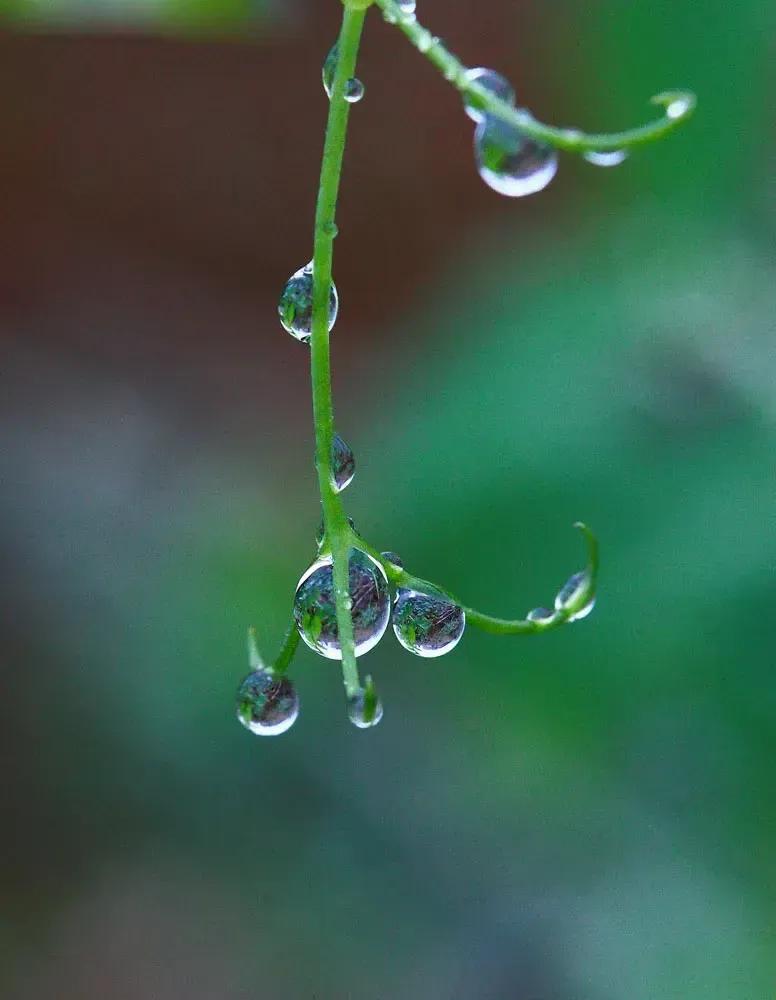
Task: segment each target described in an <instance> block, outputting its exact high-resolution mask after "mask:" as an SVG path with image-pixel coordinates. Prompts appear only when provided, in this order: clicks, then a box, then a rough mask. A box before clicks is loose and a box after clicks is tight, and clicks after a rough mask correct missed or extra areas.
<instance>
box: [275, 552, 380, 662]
mask: <svg viewBox="0 0 776 1000" xmlns="http://www.w3.org/2000/svg"><path fill="white" fill-rule="evenodd" d="M348 591H349V595H350V616H351V619H352V621H353V634H354V639H355V647H356V656H363V655H364V653H368V652H369V650H370V649H374V647H375V646H376V645H377V643H378V642H379V641H380V640H381V639H382V637H383V635H384V634H385V630H386V628H387V627H388V619H389V617H390V608H391V595H390V592H389V590H388V578H387V577H386V575H385V572H384V570H383V568H382V566H381V565H380V564H379V563H377V562H375V560H374V559H372V558H371V556H368V555H367V554H366V552H362V551H361V549H351V550H350V554H349V558H348ZM294 621H295V622H296V627H297V628H298V629H299V634H300V635H301V637H302V639H304V641H305V642H306V643H307V645H308V646H309V647H310V649H312V650H314V651H315V652H316V653H320V655H321V656H325V657H327V658H328V659H330V660H341V659H342V648H341V647H340V642H339V634H338V631H339V630H338V628H337V609H336V604H335V599H334V571H333V566H332V559H331V556H328V555H327V556H323V557H322V558H320V559H318V560H317V561H316V562H314V563H313V564H312V566H311V567H310V568H309V569H308V570H307V572H306V573H305V574H304V576H303V577H302V579H301V580H300V581H299V584H298V586H297V588H296V595H295V597H294Z"/></svg>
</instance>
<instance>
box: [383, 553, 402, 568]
mask: <svg viewBox="0 0 776 1000" xmlns="http://www.w3.org/2000/svg"><path fill="white" fill-rule="evenodd" d="M380 555H381V556H382V557H383V559H385V561H386V562H389V563H390V564H391V565H392V566H395V567H396V568H397V569H404V563H403V562H402V561H401V556H399V555H397V554H396V553H395V552H381V553H380Z"/></svg>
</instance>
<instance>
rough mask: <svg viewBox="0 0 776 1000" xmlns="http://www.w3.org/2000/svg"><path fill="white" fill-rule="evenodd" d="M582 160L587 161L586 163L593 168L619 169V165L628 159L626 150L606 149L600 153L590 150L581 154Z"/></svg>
mask: <svg viewBox="0 0 776 1000" xmlns="http://www.w3.org/2000/svg"><path fill="white" fill-rule="evenodd" d="M582 159H583V160H587V162H588V163H592V164H593V166H594V167H619V165H620V164H621V163H624V162H625V160H627V159H628V150H627V149H607V150H604V151H603V152H602V151H600V150H595V149H590V150H588V151H587V152H586V153H583V154H582Z"/></svg>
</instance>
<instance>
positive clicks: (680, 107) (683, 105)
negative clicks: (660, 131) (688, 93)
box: [666, 97, 690, 119]
mask: <svg viewBox="0 0 776 1000" xmlns="http://www.w3.org/2000/svg"><path fill="white" fill-rule="evenodd" d="M689 107H690V102H689V101H688V100H687V98H686V97H677V98H675V99H674V100H673V101H670V102H669V103H668V104H667V105H666V117H667V118H671V119H674V118H681V117H682V116H683V115H686V114H687V109H688V108H689Z"/></svg>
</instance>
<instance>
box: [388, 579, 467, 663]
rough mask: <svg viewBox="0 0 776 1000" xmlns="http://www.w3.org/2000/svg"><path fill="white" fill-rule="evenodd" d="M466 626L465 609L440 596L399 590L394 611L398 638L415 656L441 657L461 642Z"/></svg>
mask: <svg viewBox="0 0 776 1000" xmlns="http://www.w3.org/2000/svg"><path fill="white" fill-rule="evenodd" d="M465 625H466V615H465V614H464V612H463V608H459V607H458V605H457V604H453V602H452V601H451V600H449V599H448V598H446V597H443V596H442V595H441V594H421V593H420V592H419V591H417V590H404V589H400V590H399V594H398V597H397V599H396V604H395V606H394V609H393V630H394V632H395V633H396V638H397V639H398V640H399V642H400V643H401V644H402V646H404V648H405V649H408V650H409V651H410V652H411V653H415V654H416V656H426V657H432V656H442V655H444V654H445V653H449V652H450V650H451V649H454V648H455V646H457V645H458V643H459V642H460V639H461V636H462V635H463V630H464V627H465Z"/></svg>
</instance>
